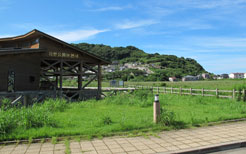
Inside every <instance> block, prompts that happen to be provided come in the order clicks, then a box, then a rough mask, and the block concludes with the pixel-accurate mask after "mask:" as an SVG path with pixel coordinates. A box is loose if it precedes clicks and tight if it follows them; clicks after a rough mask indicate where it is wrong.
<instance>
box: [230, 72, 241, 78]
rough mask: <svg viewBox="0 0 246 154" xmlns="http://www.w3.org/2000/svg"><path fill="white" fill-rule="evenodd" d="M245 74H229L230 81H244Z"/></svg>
mask: <svg viewBox="0 0 246 154" xmlns="http://www.w3.org/2000/svg"><path fill="white" fill-rule="evenodd" d="M244 74H245V73H231V74H229V78H230V79H243V78H244Z"/></svg>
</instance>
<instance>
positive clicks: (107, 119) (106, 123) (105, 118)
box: [102, 116, 113, 125]
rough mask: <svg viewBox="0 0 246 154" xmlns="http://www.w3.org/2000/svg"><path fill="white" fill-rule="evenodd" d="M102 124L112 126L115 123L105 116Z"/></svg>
mask: <svg viewBox="0 0 246 154" xmlns="http://www.w3.org/2000/svg"><path fill="white" fill-rule="evenodd" d="M102 123H103V124H104V125H110V124H112V123H113V122H112V120H111V118H110V117H109V116H105V117H103V118H102Z"/></svg>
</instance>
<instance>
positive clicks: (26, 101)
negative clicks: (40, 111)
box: [23, 94, 29, 107]
mask: <svg viewBox="0 0 246 154" xmlns="http://www.w3.org/2000/svg"><path fill="white" fill-rule="evenodd" d="M23 103H24V106H25V107H27V106H28V104H29V96H28V95H27V94H25V95H24V96H23Z"/></svg>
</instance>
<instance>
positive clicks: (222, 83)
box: [64, 79, 246, 90]
mask: <svg viewBox="0 0 246 154" xmlns="http://www.w3.org/2000/svg"><path fill="white" fill-rule="evenodd" d="M64 85H65V86H76V82H75V81H65V83H64ZM128 85H141V86H155V87H163V86H166V87H174V88H180V87H182V88H194V89H202V88H204V89H216V88H218V89H222V90H232V89H233V88H235V89H237V88H239V87H242V88H246V79H225V80H202V81H187V82H182V81H179V82H125V86H128ZM89 86H90V87H96V86H97V82H92V83H91V84H90V85H89ZM102 86H103V87H109V86H110V85H109V81H107V82H106V81H104V82H102Z"/></svg>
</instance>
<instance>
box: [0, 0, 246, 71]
mask: <svg viewBox="0 0 246 154" xmlns="http://www.w3.org/2000/svg"><path fill="white" fill-rule="evenodd" d="M0 19H1V24H0V37H7V36H15V35H20V34H24V33H26V32H28V31H31V30H32V29H39V30H41V31H43V32H45V33H48V34H51V35H54V36H55V37H58V38H60V39H62V40H64V41H67V42H70V43H71V42H74V43H79V42H87V43H96V44H106V45H110V46H128V45H133V46H136V47H138V48H140V49H142V50H144V51H145V52H147V53H156V52H158V53H160V54H172V55H177V56H179V57H181V56H183V57H190V58H194V59H196V60H197V61H198V62H199V63H200V64H201V65H202V66H203V67H204V68H205V69H206V70H207V71H209V72H213V73H231V72H246V63H245V62H246V0H70V1H68V0H42V1H41V0H39V1H38V0H37V1H31V0H21V1H20V0H0Z"/></svg>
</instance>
